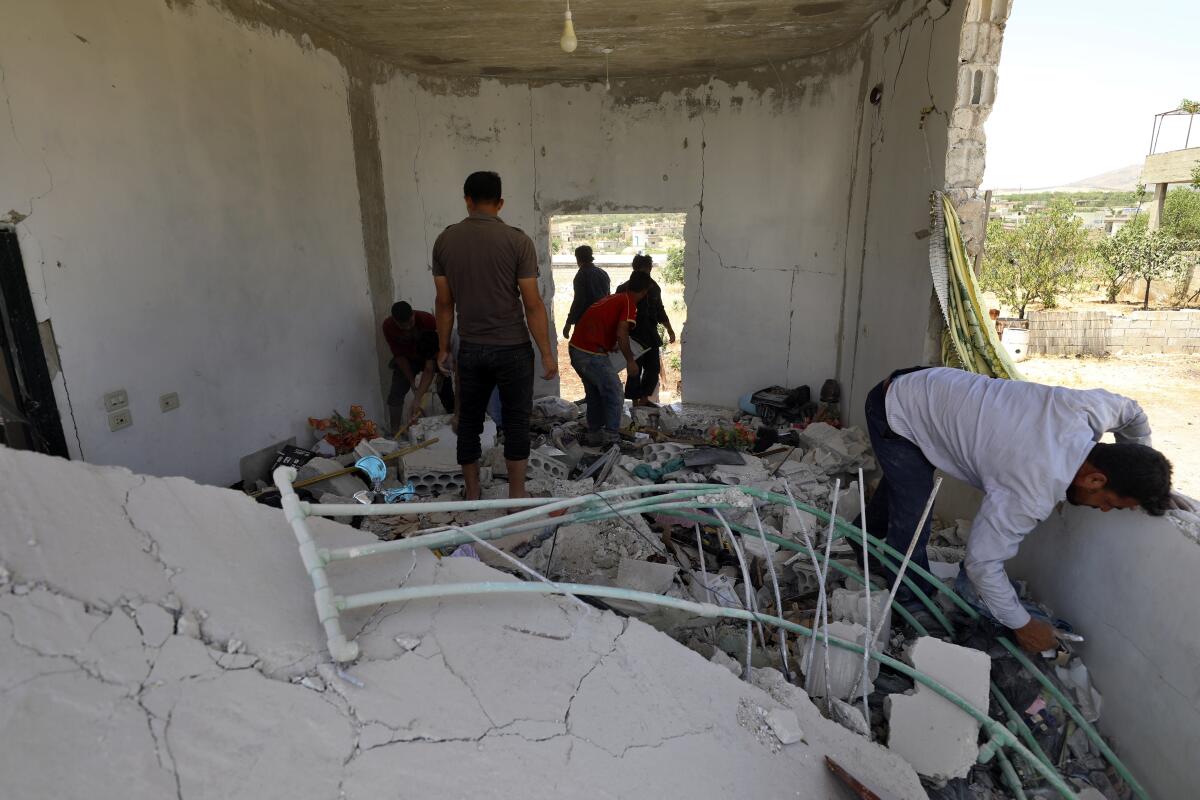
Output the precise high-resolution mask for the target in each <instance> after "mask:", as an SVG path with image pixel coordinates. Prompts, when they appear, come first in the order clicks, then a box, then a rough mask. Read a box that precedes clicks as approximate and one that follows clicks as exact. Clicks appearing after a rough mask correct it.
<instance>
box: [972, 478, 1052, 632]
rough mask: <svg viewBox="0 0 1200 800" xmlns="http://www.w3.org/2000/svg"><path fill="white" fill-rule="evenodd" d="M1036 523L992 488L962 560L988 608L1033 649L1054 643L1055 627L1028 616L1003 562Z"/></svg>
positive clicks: (1015, 549) (1006, 497) (999, 620)
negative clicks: (965, 555)
mask: <svg viewBox="0 0 1200 800" xmlns="http://www.w3.org/2000/svg"><path fill="white" fill-rule="evenodd" d="M1036 524H1037V520H1036V519H1034V518H1033V517H1031V516H1029V515H1028V514H1026V513H1025V512H1023V511H1021V510H1020V509H1019V508H1018V507H1017V506H1016V504H1015V503H1014V501H1013V500H1012V498H1011V497H1009V496H1008V494H1007V493H1005V492H1003V491H995V490H993V491H989V492H988V493H987V495H986V496H985V497H984V498H983V504H982V505H981V506H980V507H979V513H978V514H976V515H975V521H974V522H973V523H972V524H971V538H970V539H969V540H968V541H967V557H966V558H965V559H964V560H963V569H965V570H966V572H967V577H968V578H970V579H971V583H972V584H974V585H975V591H976V592H978V594H979V599H980V600H982V601H983V604H984V605H985V606H986V607H987V609H988V611H990V612H991V613H992V616H993V617H995V618H996V621H997V622H999V623H1000V624H1001V625H1004V626H1005V627H1008V628H1011V629H1012V630H1013V631H1015V632H1016V637H1017V641H1018V643H1019V644H1020V645H1021V647H1023V648H1025V649H1026V650H1030V651H1034V652H1036V651H1040V650H1047V649H1050V648H1051V647H1053V646H1054V630H1053V628H1051V627H1050V626H1049V625H1047V624H1046V623H1044V622H1040V621H1038V620H1034V619H1032V618H1031V617H1030V616H1029V612H1028V611H1026V610H1025V607H1024V606H1022V605H1021V601H1020V599H1018V597H1017V592H1016V590H1015V589H1013V586H1012V583H1011V582H1010V581H1009V579H1008V574H1007V573H1005V571H1004V562H1006V561H1008V560H1009V559H1010V558H1012V557H1013V556H1015V555H1016V554H1017V550H1018V548H1019V547H1020V546H1021V540H1022V539H1024V538H1025V535H1026V534H1027V533H1028V532H1029V531H1031V530H1032V529H1033V527H1034V525H1036Z"/></svg>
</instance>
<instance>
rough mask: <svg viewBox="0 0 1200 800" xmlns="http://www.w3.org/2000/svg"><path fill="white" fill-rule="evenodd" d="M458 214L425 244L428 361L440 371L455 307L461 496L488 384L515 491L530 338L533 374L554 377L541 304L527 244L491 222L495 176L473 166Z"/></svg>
mask: <svg viewBox="0 0 1200 800" xmlns="http://www.w3.org/2000/svg"><path fill="white" fill-rule="evenodd" d="M463 199H464V201H465V202H466V205H467V212H468V215H467V217H466V219H464V220H463V221H462V222H457V223H455V224H454V225H451V226H450V227H448V228H446V230H444V231H442V233H441V235H440V236H438V238H437V241H436V242H434V245H433V282H434V286H435V288H436V290H437V331H438V343H439V349H438V367H439V368H440V369H441V370H442V371H443V372H447V371H448V370H449V364H450V359H451V341H450V333H451V330H452V329H453V328H454V321H455V312H456V311H457V313H458V336H459V340H460V343H459V349H458V382H459V386H458V391H459V418H458V463H459V464H461V465H462V468H463V481H464V483H465V484H466V499H468V500H477V499H479V496H480V486H479V457H480V455H482V449H481V447H480V442H479V437H480V434H482V433H483V417H484V413H485V412H486V410H487V405H488V398H489V397H490V396H491V394H492V390H493V389H497V388H498V389H499V391H500V407H501V411H502V417H503V429H504V459H505V461H507V462H508V464H507V466H508V494H509V497H524V496H525V468H526V464H527V461H528V459H529V416H530V413H531V412H532V410H533V349H532V348H531V347H530V346H529V337H530V335H532V336H533V340H534V342H536V343H537V346H538V350H539V351H540V352H541V356H542V370H543V371H542V377H543V378H544V379H545V380H550V379H552V378H553V377H554V376H555V375H557V374H558V359H557V356H556V354H555V352H554V351H553V350H551V349H550V330H549V321H548V317H547V314H546V306H545V305H544V304H543V303H542V297H541V295H540V294H539V293H538V285H537V279H538V263H537V254H536V251H535V250H534V246H533V241H532V240H531V239H530V238H529V237H528V236H526V235H525V233H524V232H522V231H521V230H520V229H518V228H514V227H512V226H510V225H506V224H505V223H504V221H503V220H501V219H500V216H499V214H500V209H501V208H503V207H504V199H503V196H502V194H501V183H500V176H499V175H497V174H496V173H495V172H473V173H471V175H470V176H468V177H467V180H466V183H465V184H464V185H463Z"/></svg>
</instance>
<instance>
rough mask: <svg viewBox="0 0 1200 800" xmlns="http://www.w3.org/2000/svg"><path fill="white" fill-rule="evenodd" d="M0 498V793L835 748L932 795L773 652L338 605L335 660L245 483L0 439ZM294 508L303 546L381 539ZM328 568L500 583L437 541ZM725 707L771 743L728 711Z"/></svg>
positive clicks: (635, 764)
mask: <svg viewBox="0 0 1200 800" xmlns="http://www.w3.org/2000/svg"><path fill="white" fill-rule="evenodd" d="M63 487H70V491H63ZM0 507H3V508H4V509H5V510H6V514H7V517H6V523H7V524H5V525H3V526H0V561H2V562H3V563H2V565H0V665H3V667H2V668H0V691H2V692H3V693H4V714H3V715H0V717H2V718H0V735H2V736H3V741H4V742H5V746H4V747H3V748H0V774H2V775H3V776H4V778H3V780H4V787H5V796H12V797H30V798H33V797H46V798H49V797H89V798H95V800H125V799H126V798H143V797H144V798H152V797H153V798H158V797H183V798H192V797H221V798H260V799H262V800H274V799H275V798H279V799H281V800H282V798H288V800H307V799H308V798H313V800H316V799H317V798H330V797H342V798H346V800H368V799H370V800H374V799H375V798H383V797H397V796H404V797H409V796H411V797H431V798H432V797H517V796H520V797H533V798H550V797H593V796H598V795H603V796H605V797H694V798H718V797H731V796H736V795H739V794H743V793H745V792H747V791H750V792H751V793H752V794H754V795H756V796H763V797H786V796H794V795H796V794H797V793H799V794H802V795H804V796H811V797H833V796H837V793H838V792H839V789H838V785H837V783H836V779H835V778H834V777H833V776H832V775H831V774H830V773H829V771H828V770H827V769H826V767H825V765H824V763H823V759H824V758H825V757H826V756H830V757H833V758H836V759H837V760H838V761H839V762H840V763H843V764H848V765H853V770H854V772H855V774H856V776H858V777H859V778H861V779H862V780H863V781H864V782H866V783H868V784H869V785H873V786H880V787H887V791H888V792H889V793H890V794H891V795H892V796H894V797H897V798H903V799H904V800H916V798H923V797H925V792H924V791H923V789H922V787H921V785H920V783H919V781H918V778H917V775H916V773H915V772H914V771H913V770H912V768H911V767H909V766H908V764H906V763H905V762H904V761H903V759H901V758H900V757H899V756H897V755H896V754H894V753H892V752H890V751H888V750H887V749H886V748H884V747H882V746H881V745H876V744H868V743H866V742H864V741H863V740H862V739H861V738H860V737H858V736H855V735H854V734H852V733H850V732H849V731H847V730H845V729H844V728H842V727H841V726H839V725H837V724H836V723H833V722H830V721H829V720H826V719H824V718H823V717H822V715H821V714H820V712H819V711H818V710H817V709H816V707H815V706H814V705H813V704H812V702H811V701H810V700H809V699H808V697H807V696H806V695H805V694H804V693H803V692H802V691H800V690H798V689H794V687H772V678H773V676H772V675H770V674H769V673H770V672H771V671H770V670H763V671H756V679H755V682H754V685H750V684H747V683H743V682H742V681H740V680H738V678H736V677H735V676H733V675H731V674H729V672H728V671H727V670H726V669H724V668H722V667H720V666H718V665H715V664H712V663H710V662H709V661H708V660H707V659H706V658H701V657H698V656H697V655H696V654H694V653H692V652H689V651H688V650H687V649H686V648H683V647H681V646H679V645H678V644H676V643H675V642H673V641H672V640H671V639H669V638H668V637H666V636H664V635H662V634H661V633H658V632H657V631H655V630H654V629H652V628H651V627H649V626H647V625H645V624H643V623H642V622H640V621H639V620H637V619H630V618H622V617H621V616H618V615H616V614H613V613H610V612H607V611H601V610H597V609H594V608H589V607H581V606H579V605H578V604H576V603H574V602H573V601H572V600H571V599H569V598H565V597H541V596H533V595H507V596H500V595H492V596H455V597H445V598H442V599H440V600H436V601H434V600H427V601H411V602H408V603H405V604H403V605H392V606H373V607H367V608H362V609H357V610H354V611H350V612H346V613H345V614H344V615H343V619H342V622H343V624H344V626H345V628H346V630H347V631H348V632H351V633H352V635H354V637H355V639H356V641H357V643H358V644H359V645H360V646H361V648H362V655H361V656H360V658H359V660H358V661H357V662H355V663H353V664H350V665H343V666H337V665H334V664H333V663H331V662H330V659H329V655H328V654H327V652H326V650H325V636H324V632H323V630H322V627H321V624H320V621H319V620H318V618H317V614H316V612H315V609H314V607H313V598H312V592H313V586H312V582H311V580H310V578H309V576H308V574H307V572H306V571H305V569H304V566H303V564H302V562H301V560H300V557H299V553H298V550H297V543H296V539H295V537H294V536H293V534H292V531H291V529H290V528H289V526H288V523H287V522H286V520H285V519H284V517H283V515H282V514H281V513H280V512H279V511H278V510H277V509H273V508H270V507H266V506H264V505H262V504H256V503H255V502H253V501H252V500H250V499H248V498H246V497H244V496H242V495H241V494H240V493H238V492H234V491H229V490H226V489H220V488H215V487H205V486H198V485H196V484H194V483H192V482H191V481H188V480H184V479H180V478H167V479H161V478H154V477H146V476H140V475H133V474H131V473H129V472H128V471H127V470H124V469H119V468H110V467H95V466H91V465H88V464H84V463H80V462H68V461H65V460H63V459H58V458H50V457H46V456H42V455H37V454H32V453H24V452H20V451H13V450H9V449H8V448H2V447H0ZM309 525H310V526H311V530H312V532H313V534H314V536H315V537H316V539H317V541H318V542H319V543H320V545H321V546H328V547H338V546H351V545H357V544H366V543H369V542H370V541H372V540H374V536H373V535H372V534H370V533H367V532H364V531H356V530H353V529H352V528H350V527H348V526H346V525H341V524H338V523H335V522H331V521H327V520H322V519H318V518H313V519H311V520H310V521H309ZM561 544H562V537H560V545H561ZM555 558H556V560H557V558H558V556H557V555H556V556H555ZM329 579H330V583H331V585H332V587H333V589H334V591H336V592H339V593H343V592H344V593H346V594H352V593H356V592H362V591H367V590H371V589H379V588H382V587H387V586H392V587H395V586H404V587H413V586H423V585H432V584H445V583H460V582H480V581H497V582H503V581H511V580H515V579H514V578H512V577H510V576H507V575H505V574H502V573H499V572H496V571H495V570H493V569H491V568H489V567H487V566H485V565H483V564H480V563H479V562H478V561H476V560H474V559H471V558H442V559H438V558H437V557H436V556H435V555H434V554H432V553H430V552H429V551H406V552H404V553H400V554H393V555H387V556H376V557H372V558H365V559H362V560H361V561H355V562H338V563H335V564H331V565H330V567H329ZM778 680H780V681H781V680H782V678H778ZM788 688H790V689H793V690H794V691H791V692H788V691H786V689H788ZM743 701H745V704H746V705H747V706H750V707H752V708H754V709H762V716H763V718H764V720H766V725H767V734H769V736H770V737H773V738H771V739H766V741H765V742H764V741H763V740H762V739H760V738H758V734H757V733H755V732H750V731H748V730H747V729H746V728H745V727H743V726H742V724H741V723H740V721H739V719H740V715H739V710H740V708H741V707H742V705H743ZM785 712H786V713H785ZM755 713H756V714H757V713H758V712H757V711H756V712H755ZM797 736H800V737H802V738H797ZM785 742H788V743H786V744H785ZM64 765H69V767H68V768H64Z"/></svg>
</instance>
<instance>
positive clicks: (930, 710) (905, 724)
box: [885, 636, 992, 780]
mask: <svg viewBox="0 0 1200 800" xmlns="http://www.w3.org/2000/svg"><path fill="white" fill-rule="evenodd" d="M907 660H908V661H909V663H911V664H912V665H913V667H915V668H916V669H918V670H921V671H922V672H924V673H925V674H926V675H928V676H929V677H930V678H932V679H933V680H935V681H937V682H938V683H940V684H942V685H943V686H945V687H946V688H947V689H950V690H951V691H953V692H955V693H956V694H958V695H959V696H960V697H962V698H963V699H965V700H966V701H967V702H969V703H970V704H971V705H972V706H974V707H975V708H977V709H979V710H980V711H982V712H984V713H985V714H986V713H987V710H988V683H989V681H990V678H991V666H992V662H991V659H990V658H988V655H987V653H983V652H980V651H979V650H973V649H971V648H968V647H959V646H958V645H955V644H950V643H949V642H943V641H942V640H941V639H935V638H933V637H932V636H923V637H921V638H920V639H917V641H916V642H915V643H914V644H913V646H912V647H911V648H910V649H909V652H908V656H907ZM885 709H886V710H887V713H888V719H889V723H890V727H891V730H890V733H889V735H888V747H889V748H890V749H891V750H892V751H893V752H896V753H898V754H899V755H901V756H903V757H904V759H905V760H906V761H908V763H910V764H912V765H913V768H914V769H915V770H916V771H917V772H919V773H920V774H922V775H927V776H929V777H931V778H934V779H937V780H949V779H951V778H963V777H966V775H967V773H968V772H969V771H970V769H971V767H972V766H974V765H975V760H976V758H978V756H979V745H978V744H977V742H978V741H979V723H978V722H976V721H975V719H974V718H973V717H970V716H968V715H967V714H966V713H965V712H964V711H963V710H962V709H960V708H958V707H957V706H955V705H954V704H953V703H951V702H950V701H949V700H947V699H946V698H944V697H942V696H941V695H939V694H937V693H936V692H934V691H933V690H932V689H930V688H928V687H927V686H923V685H922V684H919V683H918V684H917V686H916V689H915V691H914V692H913V693H912V694H910V695H903V694H894V695H890V696H889V697H888V699H887V702H886V703H885Z"/></svg>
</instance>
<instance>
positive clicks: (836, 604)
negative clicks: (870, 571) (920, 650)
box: [829, 589, 892, 677]
mask: <svg viewBox="0 0 1200 800" xmlns="http://www.w3.org/2000/svg"><path fill="white" fill-rule="evenodd" d="M885 616H886V617H887V619H888V621H887V623H885V624H884V626H883V627H882V628H880V630H879V636H878V637H876V639H875V649H881V648H882V647H883V646H884V645H885V644H886V643H887V641H888V639H889V638H891V616H892V610H891V609H890V608H888V592H887V590H886V589H876V590H874V591H872V592H871V628H872V629H874V628H877V627H879V621H880V620H881V619H883V618H884V617H885ZM829 618H830V619H836V620H840V621H842V622H854V623H857V624H858V625H864V626H865V625H866V624H867V595H866V592H864V591H861V590H855V589H834V590H833V592H832V593H831V594H830V598H829ZM871 663H872V664H873V665H874V666H875V671H876V672H878V662H874V661H872V662H871ZM872 677H874V676H872Z"/></svg>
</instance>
